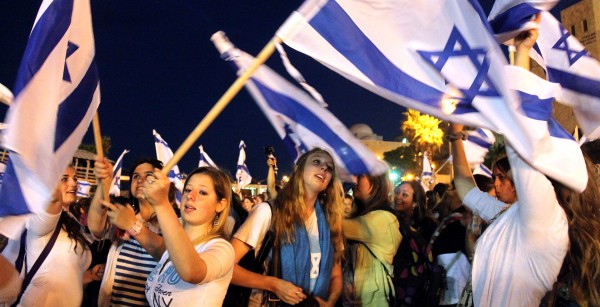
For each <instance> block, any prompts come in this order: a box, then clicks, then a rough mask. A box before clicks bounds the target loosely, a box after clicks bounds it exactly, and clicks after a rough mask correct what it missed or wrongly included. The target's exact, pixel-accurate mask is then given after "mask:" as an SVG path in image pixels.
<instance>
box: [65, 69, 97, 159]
mask: <svg viewBox="0 0 600 307" xmlns="http://www.w3.org/2000/svg"><path fill="white" fill-rule="evenodd" d="M98 80H99V79H98V71H97V70H96V62H95V61H94V60H92V63H91V64H90V67H89V68H88V70H87V72H86V73H85V76H83V79H82V80H81V83H80V84H79V85H78V86H77V88H75V90H74V91H73V93H71V95H69V97H67V99H65V101H63V102H62V103H61V104H60V106H59V107H58V118H57V120H56V136H55V139H54V151H56V150H58V148H60V146H61V145H62V144H63V143H64V142H65V140H66V139H68V138H69V136H71V134H72V133H73V131H75V129H77V126H78V125H79V124H81V122H82V121H83V118H84V117H85V115H86V114H87V112H88V110H89V108H90V104H91V103H92V100H93V98H94V93H95V92H96V89H97V88H98Z"/></svg>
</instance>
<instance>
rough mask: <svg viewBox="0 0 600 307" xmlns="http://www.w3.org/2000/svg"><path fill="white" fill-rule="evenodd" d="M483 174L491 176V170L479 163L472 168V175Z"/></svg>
mask: <svg viewBox="0 0 600 307" xmlns="http://www.w3.org/2000/svg"><path fill="white" fill-rule="evenodd" d="M477 174H479V175H484V176H486V177H489V178H492V171H491V170H490V169H489V168H488V167H487V166H485V164H483V163H481V164H479V165H477V166H476V167H475V168H473V175H477Z"/></svg>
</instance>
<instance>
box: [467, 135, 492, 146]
mask: <svg viewBox="0 0 600 307" xmlns="http://www.w3.org/2000/svg"><path fill="white" fill-rule="evenodd" d="M467 140H469V142H472V143H473V144H477V145H478V146H481V147H483V148H490V147H491V146H492V144H490V143H489V142H488V141H486V140H484V139H482V138H480V137H476V136H474V135H469V136H468V137H467Z"/></svg>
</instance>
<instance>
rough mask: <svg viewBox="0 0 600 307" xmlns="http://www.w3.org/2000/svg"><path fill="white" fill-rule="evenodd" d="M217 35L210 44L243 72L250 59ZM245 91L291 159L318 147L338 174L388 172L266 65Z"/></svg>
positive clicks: (321, 109)
mask: <svg viewBox="0 0 600 307" xmlns="http://www.w3.org/2000/svg"><path fill="white" fill-rule="evenodd" d="M221 33H222V32H221ZM219 35H221V36H219V37H218V35H217V34H215V35H213V41H214V42H215V44H216V45H217V49H219V52H221V56H222V57H223V58H224V59H226V60H227V61H230V62H232V63H233V64H234V65H235V68H236V69H237V70H238V73H239V74H241V73H243V72H244V71H245V70H246V68H247V67H248V66H249V65H250V63H252V61H253V60H254V58H253V57H252V56H250V55H248V54H246V53H245V52H243V51H241V50H239V49H237V48H235V47H234V46H233V45H232V44H231V43H230V42H229V41H228V40H227V38H226V37H225V36H224V34H219ZM217 37H218V38H217ZM246 88H247V89H248V91H249V92H250V94H251V95H252V97H253V98H254V100H255V101H256V103H257V104H258V106H259V107H260V109H261V110H262V111H263V113H264V114H265V116H266V117H267V119H269V121H270V122H271V124H272V125H273V128H274V129H275V130H276V131H277V133H278V134H279V136H280V137H281V139H282V140H283V142H284V144H285V145H286V147H287V149H288V151H289V153H290V154H291V156H292V158H294V160H296V159H297V158H298V157H299V155H300V154H302V153H304V152H306V151H308V150H310V149H312V148H315V147H320V148H323V149H325V150H327V151H329V152H330V153H331V154H332V156H333V158H334V160H335V163H336V165H337V166H338V171H339V172H340V175H344V174H369V173H370V174H374V175H380V174H383V173H385V172H387V171H388V167H387V165H386V164H385V163H383V162H382V161H380V160H378V159H377V157H376V156H375V154H373V153H372V152H371V151H370V150H368V149H367V148H366V147H365V146H364V145H363V144H362V143H360V141H359V140H358V139H356V137H354V135H353V134H352V133H351V132H350V131H349V130H348V129H347V128H346V126H344V124H343V123H342V122H341V121H340V120H339V119H337V118H336V117H335V115H333V114H332V113H331V112H330V111H329V110H327V109H326V108H325V107H323V104H322V103H320V102H317V101H315V100H314V99H313V98H312V96H310V95H308V94H307V93H306V92H304V91H302V90H301V89H299V88H298V87H296V86H294V85H292V84H291V83H289V82H288V81H287V80H285V79H284V78H282V77H281V76H279V75H278V74H277V73H276V72H274V71H272V70H271V69H270V68H269V67H267V66H266V65H262V66H261V67H260V68H259V69H258V70H257V71H256V72H255V73H254V75H253V76H252V78H251V79H250V80H249V81H248V82H247V83H246Z"/></svg>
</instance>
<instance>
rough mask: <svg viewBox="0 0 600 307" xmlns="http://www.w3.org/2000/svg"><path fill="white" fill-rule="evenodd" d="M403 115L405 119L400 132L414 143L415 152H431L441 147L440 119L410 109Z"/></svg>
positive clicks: (442, 135)
mask: <svg viewBox="0 0 600 307" xmlns="http://www.w3.org/2000/svg"><path fill="white" fill-rule="evenodd" d="M404 115H405V116H406V120H404V122H403V123H402V132H403V133H404V135H405V136H406V137H407V138H408V139H410V140H411V143H412V144H414V146H415V151H416V152H421V151H428V152H433V151H435V150H438V149H440V148H441V146H442V144H443V142H444V131H443V130H442V129H440V124H441V123H442V121H441V120H439V119H437V118H435V117H433V116H430V115H427V114H421V112H419V111H415V110H410V109H409V110H408V111H407V112H404Z"/></svg>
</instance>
